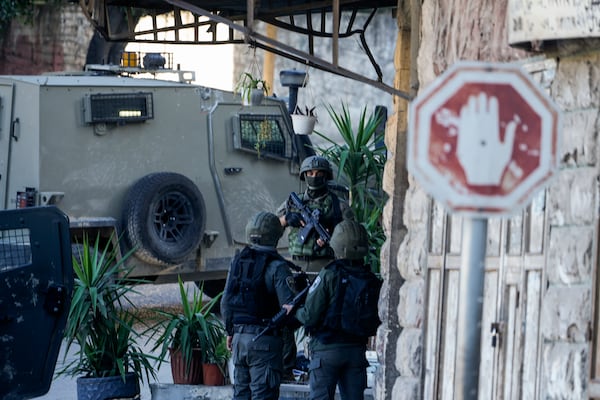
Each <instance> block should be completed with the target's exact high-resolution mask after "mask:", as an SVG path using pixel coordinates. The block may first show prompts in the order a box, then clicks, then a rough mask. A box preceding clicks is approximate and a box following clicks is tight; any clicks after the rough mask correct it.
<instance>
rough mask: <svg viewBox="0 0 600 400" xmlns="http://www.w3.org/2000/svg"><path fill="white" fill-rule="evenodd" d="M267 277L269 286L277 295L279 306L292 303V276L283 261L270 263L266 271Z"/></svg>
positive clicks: (293, 294)
mask: <svg viewBox="0 0 600 400" xmlns="http://www.w3.org/2000/svg"><path fill="white" fill-rule="evenodd" d="M267 275H268V276H271V284H272V287H273V288H274V289H275V293H276V294H277V300H278V301H279V306H282V305H284V304H286V303H289V302H291V301H292V299H293V298H294V296H295V293H294V276H293V275H292V273H291V272H290V269H289V267H288V265H287V263H285V262H283V261H274V262H272V263H271V264H270V265H269V267H268V270H267Z"/></svg>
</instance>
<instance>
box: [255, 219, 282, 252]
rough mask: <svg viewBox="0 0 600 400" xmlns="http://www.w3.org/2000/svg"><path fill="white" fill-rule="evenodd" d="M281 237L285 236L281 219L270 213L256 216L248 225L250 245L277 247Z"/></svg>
mask: <svg viewBox="0 0 600 400" xmlns="http://www.w3.org/2000/svg"><path fill="white" fill-rule="evenodd" d="M281 235H283V227H282V226H281V223H280V222H279V218H278V217H277V216H276V215H275V214H273V213H270V212H266V211H261V212H259V213H257V214H255V215H254V216H253V217H252V218H250V220H249V221H248V224H247V225H246V240H247V241H248V243H252V244H260V245H263V246H276V245H277V242H278V241H279V238H280V237H281Z"/></svg>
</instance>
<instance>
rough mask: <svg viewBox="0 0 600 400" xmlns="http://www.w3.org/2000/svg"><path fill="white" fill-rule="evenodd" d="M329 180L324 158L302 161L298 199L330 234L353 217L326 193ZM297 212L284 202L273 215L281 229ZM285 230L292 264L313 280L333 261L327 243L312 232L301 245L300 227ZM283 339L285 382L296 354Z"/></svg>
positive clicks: (287, 337) (289, 337) (290, 340)
mask: <svg viewBox="0 0 600 400" xmlns="http://www.w3.org/2000/svg"><path fill="white" fill-rule="evenodd" d="M311 170H317V171H323V172H324V173H325V176H324V177H323V179H321V181H318V180H317V181H314V180H313V179H311V178H309V177H307V176H306V173H307V172H308V171H311ZM332 178H333V172H332V170H331V165H330V164H329V161H327V159H325V158H323V157H320V156H310V157H307V158H306V159H305V160H304V161H303V162H302V165H301V167H300V180H301V181H306V183H307V189H306V191H305V192H304V193H301V194H299V196H298V197H299V198H300V200H301V201H302V203H303V204H305V205H307V206H308V208H309V209H310V210H314V209H318V210H319V211H320V218H319V222H320V224H321V225H322V226H323V227H324V228H325V229H326V230H327V231H328V232H330V233H331V232H333V228H334V227H335V225H336V224H338V223H339V222H340V221H342V220H343V219H354V214H353V212H352V209H351V208H350V206H349V205H348V203H346V202H345V201H343V200H342V199H339V198H338V197H337V196H336V195H335V194H334V193H333V192H330V191H329V189H328V187H327V182H328V181H329V180H331V179H332ZM299 211H300V210H299V209H298V208H296V207H295V206H294V205H293V204H290V202H289V201H288V200H286V201H284V202H283V204H281V206H280V207H279V208H278V210H277V215H278V216H280V217H283V216H286V219H285V220H286V225H284V226H288V225H289V224H288V219H287V216H289V215H291V214H297V213H298V212H299ZM289 228H290V230H289V234H288V243H289V254H290V256H291V257H292V260H293V263H294V264H296V265H297V266H299V267H300V268H302V270H303V271H304V272H307V273H309V274H311V273H312V275H313V278H314V275H316V273H317V272H319V271H320V270H321V269H322V268H323V267H324V266H326V265H327V264H328V263H329V262H331V261H332V260H333V259H334V257H333V250H332V249H331V247H330V246H329V245H328V244H327V245H325V246H323V247H320V246H319V245H318V244H317V238H318V235H317V233H316V232H315V231H314V230H313V231H312V232H311V233H310V235H309V236H308V238H307V240H306V241H305V242H304V243H303V244H302V243H300V241H299V240H298V232H299V231H300V227H298V226H289ZM283 337H284V351H283V354H284V361H283V362H284V376H285V379H286V380H293V374H292V369H293V368H295V366H296V355H297V354H296V353H297V347H296V340H295V338H294V335H293V332H290V331H286V330H284V334H283Z"/></svg>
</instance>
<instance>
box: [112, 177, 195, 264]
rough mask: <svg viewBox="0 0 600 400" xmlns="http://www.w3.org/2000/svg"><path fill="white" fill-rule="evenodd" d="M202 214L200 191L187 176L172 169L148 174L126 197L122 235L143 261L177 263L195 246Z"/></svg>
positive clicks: (193, 249)
mask: <svg viewBox="0 0 600 400" xmlns="http://www.w3.org/2000/svg"><path fill="white" fill-rule="evenodd" d="M205 215H206V207H205V205H204V199H203V198H202V194H201V193H200V190H198V188H197V187H196V185H195V184H194V182H192V181H191V180H190V179H188V178H186V177H185V176H183V175H181V174H177V173H173V172H157V173H153V174H149V175H146V176H144V177H143V178H141V179H140V180H138V181H137V182H136V183H135V184H134V185H133V186H132V187H131V188H130V189H129V192H128V194H127V196H126V198H125V206H124V207H123V226H124V230H125V239H126V241H127V243H128V244H129V245H130V246H131V248H135V249H136V250H135V255H136V257H138V258H139V259H140V260H142V261H146V262H148V263H151V264H156V265H165V264H166V265H172V264H178V263H181V262H183V261H184V260H185V259H186V258H187V257H188V256H189V255H190V253H192V252H193V251H195V250H196V249H197V248H198V245H199V244H200V240H201V239H202V233H203V232H204V225H205V223H206V220H205Z"/></svg>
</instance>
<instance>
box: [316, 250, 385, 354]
mask: <svg viewBox="0 0 600 400" xmlns="http://www.w3.org/2000/svg"><path fill="white" fill-rule="evenodd" d="M325 268H326V269H329V270H334V271H336V273H337V274H338V276H339V278H338V284H337V287H336V288H335V290H334V293H335V295H334V298H333V301H332V302H331V303H330V305H329V308H328V309H327V313H326V314H325V318H324V320H323V322H322V324H321V325H320V326H319V327H317V328H316V329H313V331H312V332H311V334H312V335H313V336H315V337H316V338H317V339H319V340H320V341H321V342H322V343H324V344H328V343H366V341H367V338H369V337H370V336H374V335H375V334H376V333H377V327H378V326H379V325H380V324H381V320H380V319H379V315H378V309H377V304H378V302H379V293H380V291H381V285H382V281H381V280H380V279H379V278H378V277H377V276H375V274H373V273H372V272H371V271H370V270H368V269H367V268H364V269H361V270H356V269H350V268H347V267H346V265H345V264H344V262H343V261H341V260H336V261H334V262H332V263H330V264H329V265H327V266H326V267H325Z"/></svg>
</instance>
